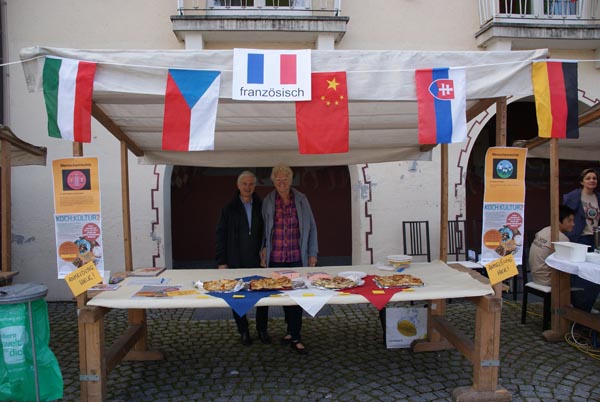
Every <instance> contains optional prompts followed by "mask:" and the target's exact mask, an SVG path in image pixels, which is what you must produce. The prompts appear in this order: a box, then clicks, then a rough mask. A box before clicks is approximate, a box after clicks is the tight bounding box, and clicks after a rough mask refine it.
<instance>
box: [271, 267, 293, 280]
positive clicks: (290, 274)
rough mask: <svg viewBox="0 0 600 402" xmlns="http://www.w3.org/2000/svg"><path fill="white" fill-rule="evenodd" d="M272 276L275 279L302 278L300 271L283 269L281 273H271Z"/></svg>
mask: <svg viewBox="0 0 600 402" xmlns="http://www.w3.org/2000/svg"><path fill="white" fill-rule="evenodd" d="M271 276H272V277H273V278H275V279H277V278H281V277H282V276H287V277H288V278H290V279H294V278H298V277H300V274H299V273H298V271H294V270H292V269H281V270H279V271H273V272H271Z"/></svg>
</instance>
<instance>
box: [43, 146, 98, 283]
mask: <svg viewBox="0 0 600 402" xmlns="http://www.w3.org/2000/svg"><path fill="white" fill-rule="evenodd" d="M52 173H53V181H54V212H55V214H54V229H55V234H56V264H57V270H58V278H59V279H62V278H64V277H65V276H66V275H68V274H69V273H71V272H73V271H74V270H76V269H77V268H79V267H81V266H83V265H85V264H87V263H89V262H93V263H94V264H95V265H96V268H97V269H98V271H99V272H100V274H101V275H104V257H103V251H102V245H103V243H102V218H101V213H100V210H101V208H100V184H99V176H98V159H97V158H67V159H56V160H54V161H52Z"/></svg>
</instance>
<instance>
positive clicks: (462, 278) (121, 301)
mask: <svg viewBox="0 0 600 402" xmlns="http://www.w3.org/2000/svg"><path fill="white" fill-rule="evenodd" d="M274 270H275V269H271V268H253V269H177V270H170V269H169V270H166V271H164V272H163V273H162V274H161V275H160V277H164V278H169V282H168V284H169V285H181V286H182V287H181V290H190V289H194V288H193V284H194V282H196V281H199V280H201V281H206V280H215V279H224V278H240V277H246V276H252V275H262V276H270V275H271V272H272V271H274ZM294 270H295V271H298V272H299V273H300V275H301V276H303V275H304V274H305V273H307V272H314V271H323V272H327V273H329V274H336V273H338V272H342V271H363V272H366V273H367V274H370V275H390V274H391V272H389V271H382V270H379V269H377V268H376V267H375V266H373V265H353V266H337V267H317V268H294ZM403 273H404V274H411V275H414V276H416V277H419V278H421V279H422V280H423V282H424V283H425V286H423V287H421V288H415V289H414V291H410V292H398V293H396V294H395V295H394V296H393V297H392V299H391V300H390V301H410V300H431V299H449V298H458V297H475V296H484V295H488V294H492V293H493V290H492V288H491V286H490V285H489V284H486V283H482V282H480V281H478V280H477V279H474V278H473V277H471V276H470V275H469V274H468V273H467V272H460V271H457V270H455V269H453V268H450V267H449V266H447V265H446V264H445V263H443V262H441V261H434V262H431V263H413V264H411V265H410V267H409V268H407V269H406V270H405V271H404V272H403ZM128 280H129V279H126V280H125V281H123V282H121V284H122V286H121V287H120V288H119V289H117V290H115V291H104V292H102V293H100V294H98V295H96V296H95V297H94V298H92V299H91V300H90V301H89V302H88V304H89V305H94V306H103V307H110V308H143V309H146V308H207V307H228V305H227V303H226V302H225V301H224V300H223V299H221V298H219V297H212V296H206V295H204V294H200V295H198V294H194V295H185V296H174V297H168V298H166V297H161V298H132V297H131V296H132V295H133V294H134V293H135V292H137V291H138V290H139V289H140V288H141V285H134V286H128V285H127V282H128ZM327 303H328V304H357V303H368V300H367V299H366V298H364V297H363V296H360V295H354V294H347V295H340V294H338V293H336V294H335V295H334V296H333V297H331V298H330V299H329V300H328V301H327ZM294 304H296V303H295V302H294V300H292V298H290V297H288V296H286V295H285V294H284V295H283V296H281V297H264V298H262V299H261V300H260V301H259V302H258V303H257V304H256V305H257V306H283V305H294Z"/></svg>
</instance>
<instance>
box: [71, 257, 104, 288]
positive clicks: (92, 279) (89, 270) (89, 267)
mask: <svg viewBox="0 0 600 402" xmlns="http://www.w3.org/2000/svg"><path fill="white" fill-rule="evenodd" d="M65 281H66V282H67V285H69V288H70V289H71V292H72V293H73V296H79V295H80V294H82V293H83V292H85V291H86V290H88V289H89V288H91V287H92V286H94V285H97V284H98V283H101V282H102V276H100V273H99V272H98V270H97V269H96V266H95V265H94V263H93V262H91V261H90V262H88V263H87V264H85V265H82V266H81V267H79V268H77V269H76V270H75V271H73V272H71V273H70V274H68V275H67V276H65Z"/></svg>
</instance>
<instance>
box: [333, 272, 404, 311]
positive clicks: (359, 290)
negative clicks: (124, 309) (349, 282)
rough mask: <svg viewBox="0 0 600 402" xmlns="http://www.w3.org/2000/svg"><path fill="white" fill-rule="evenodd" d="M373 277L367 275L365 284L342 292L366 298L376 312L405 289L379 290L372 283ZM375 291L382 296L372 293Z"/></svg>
mask: <svg viewBox="0 0 600 402" xmlns="http://www.w3.org/2000/svg"><path fill="white" fill-rule="evenodd" d="M374 277H375V275H367V276H366V277H365V278H364V281H365V284H364V285H362V286H358V287H355V288H350V289H344V290H343V291H344V292H346V293H352V294H355V295H361V296H364V297H366V298H367V300H369V301H370V302H371V304H372V305H374V306H375V307H376V308H377V310H381V309H382V308H384V307H385V305H386V304H387V303H388V302H389V301H390V299H391V298H392V296H393V295H395V294H396V293H398V292H402V291H403V290H405V289H407V288H389V289H381V288H380V287H379V286H377V285H376V284H375V282H373V278H374ZM374 290H377V291H379V292H383V294H374V293H373V291H374Z"/></svg>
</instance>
